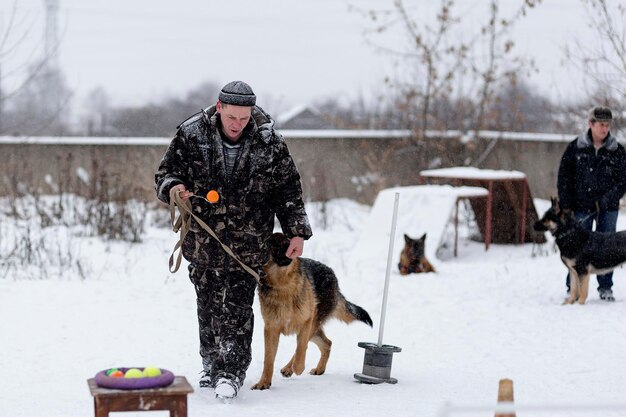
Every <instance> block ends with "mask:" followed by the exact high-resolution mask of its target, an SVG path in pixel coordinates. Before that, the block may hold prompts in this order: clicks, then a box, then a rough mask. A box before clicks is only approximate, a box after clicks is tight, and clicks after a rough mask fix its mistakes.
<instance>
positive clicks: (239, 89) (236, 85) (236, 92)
mask: <svg viewBox="0 0 626 417" xmlns="http://www.w3.org/2000/svg"><path fill="white" fill-rule="evenodd" d="M219 100H220V101H221V102H222V103H223V104H233V105H235V106H254V105H255V104H256V96H255V95H254V91H252V88H251V87H250V86H249V85H248V84H246V83H244V82H243V81H231V82H229V83H228V84H226V85H225V86H224V87H223V88H222V91H220V96H219Z"/></svg>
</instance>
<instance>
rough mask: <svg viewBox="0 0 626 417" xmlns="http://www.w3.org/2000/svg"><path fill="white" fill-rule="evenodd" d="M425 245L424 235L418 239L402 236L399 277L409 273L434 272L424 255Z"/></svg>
mask: <svg viewBox="0 0 626 417" xmlns="http://www.w3.org/2000/svg"><path fill="white" fill-rule="evenodd" d="M425 243H426V233H424V234H423V235H422V237H420V238H419V239H411V238H410V237H409V236H407V235H406V234H405V235H404V249H402V252H400V263H399V264H398V268H399V269H400V275H408V274H410V273H413V272H414V273H419V272H436V271H435V268H434V267H433V266H432V265H431V264H430V262H428V259H426V255H425V254H424V247H425Z"/></svg>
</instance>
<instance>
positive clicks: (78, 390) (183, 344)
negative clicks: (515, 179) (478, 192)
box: [0, 197, 626, 417]
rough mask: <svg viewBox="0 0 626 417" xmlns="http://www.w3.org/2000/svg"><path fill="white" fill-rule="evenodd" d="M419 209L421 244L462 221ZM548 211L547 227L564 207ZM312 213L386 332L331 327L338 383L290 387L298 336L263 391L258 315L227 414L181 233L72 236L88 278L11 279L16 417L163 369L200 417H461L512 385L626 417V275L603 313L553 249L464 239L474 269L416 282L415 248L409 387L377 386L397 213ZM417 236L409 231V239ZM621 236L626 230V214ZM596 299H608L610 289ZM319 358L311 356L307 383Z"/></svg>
mask: <svg viewBox="0 0 626 417" xmlns="http://www.w3.org/2000/svg"><path fill="white" fill-rule="evenodd" d="M403 202H404V203H405V204H404V205H403ZM406 203H407V201H406V200H405V201H403V200H402V197H401V207H402V210H406V209H408V208H411V209H412V210H414V216H413V218H414V219H415V222H417V223H416V224H417V226H416V225H413V227H414V229H416V230H415V231H416V232H419V230H417V229H419V225H420V224H421V223H419V222H425V223H423V224H428V222H430V219H431V217H430V216H434V215H435V214H436V213H444V214H445V213H449V210H450V206H449V203H446V205H445V207H437V206H436V205H431V206H428V207H424V206H422V207H419V206H411V205H410V204H406ZM536 204H537V207H538V210H539V211H540V212H541V213H542V212H543V210H545V209H546V208H547V204H548V203H547V202H546V201H537V202H536ZM309 211H310V216H311V220H312V223H313V227H314V237H313V238H312V239H311V240H310V241H308V242H307V243H306V245H305V256H306V257H310V258H315V259H317V260H320V261H322V262H325V263H327V264H328V265H330V266H331V267H332V268H333V269H334V270H335V272H336V273H337V275H338V277H339V283H340V287H341V290H342V292H343V294H344V295H345V296H346V298H347V299H348V300H350V301H352V302H354V303H356V304H359V305H361V306H362V307H364V308H365V309H366V310H368V311H369V313H370V314H371V316H372V318H373V320H374V328H373V329H372V328H369V327H367V326H365V325H363V324H361V323H354V324H352V325H350V326H346V325H344V324H343V323H339V322H332V323H330V324H329V325H328V326H327V329H326V330H327V331H326V333H327V335H328V336H329V338H330V339H331V340H332V341H333V350H332V353H331V356H330V361H329V363H328V367H327V372H326V374H325V375H322V376H311V375H308V374H306V372H305V374H303V375H301V376H296V377H292V378H289V379H287V378H283V377H282V376H280V374H279V372H278V367H280V366H282V365H284V363H285V362H287V361H288V359H289V358H290V357H291V355H292V352H293V348H294V345H295V338H294V337H290V338H284V337H283V338H282V339H281V344H280V346H279V351H278V357H277V361H276V362H277V366H276V367H277V369H276V370H275V377H274V381H273V385H272V388H271V389H270V390H268V391H252V390H250V386H251V385H252V384H254V383H255V382H256V381H257V380H258V378H259V376H260V374H261V370H262V364H263V332H262V329H263V321H262V318H261V315H260V313H259V309H258V305H255V311H256V323H255V333H254V343H253V360H252V364H251V366H250V369H249V372H248V378H247V379H246V382H245V385H244V387H243V388H242V390H241V392H240V394H239V398H238V399H237V400H236V401H235V402H234V403H233V404H230V405H225V404H221V403H219V402H217V401H216V400H215V399H214V398H213V394H212V392H211V391H210V390H202V389H200V388H199V387H198V385H197V381H198V376H199V375H198V372H199V371H200V369H201V366H200V360H199V355H198V353H197V351H198V337H197V319H196V313H195V294H194V290H193V288H192V286H191V284H190V283H189V280H188V277H187V273H186V269H185V267H181V270H180V271H179V272H178V273H176V274H170V273H169V272H168V269H167V259H168V257H169V255H170V251H171V249H172V248H173V246H174V243H175V236H174V235H173V233H171V231H170V230H168V229H167V228H164V227H155V226H152V225H150V224H149V225H148V227H147V229H146V233H145V235H144V238H143V242H142V243H141V244H129V243H121V242H103V241H101V240H99V239H94V238H85V237H82V238H81V237H77V236H74V235H72V234H71V233H69V232H68V231H63V230H57V235H58V236H61V237H60V238H59V241H58V244H59V245H63V244H66V243H64V242H67V241H70V244H71V245H74V247H75V248H76V249H75V251H76V256H77V257H80V258H81V259H84V260H85V265H84V270H83V271H82V274H84V275H85V278H82V277H81V276H80V274H79V273H78V272H76V271H75V268H67V271H68V272H67V273H60V274H56V275H54V276H52V277H50V278H48V279H25V278H24V277H23V274H22V273H21V272H20V271H19V270H17V271H12V272H11V274H10V276H8V277H6V278H5V279H0V365H1V369H2V377H1V378H0V416H1V417H38V416H45V417H74V416H76V417H78V416H81V417H83V416H89V415H93V400H92V397H91V396H90V394H89V390H88V388H87V382H86V381H87V379H88V378H91V377H93V376H94V375H95V374H96V373H97V372H98V371H100V370H102V369H106V368H110V367H118V366H147V365H156V366H159V367H161V368H166V369H169V370H171V371H173V372H174V373H175V374H178V375H184V376H186V377H187V379H188V380H189V382H190V383H191V384H192V385H193V387H194V389H195V392H194V393H193V394H191V395H190V396H189V415H190V416H192V417H199V416H246V417H255V416H259V417H260V416H262V417H269V416H299V417H308V416H311V417H313V416H315V417H321V416H339V415H341V416H342V417H362V416H420V417H429V416H445V415H448V414H444V413H442V408H443V407H444V405H445V404H453V405H463V404H468V405H493V404H495V401H496V398H497V388H498V381H499V380H500V379H501V378H511V379H513V381H514V389H515V402H516V404H517V405H519V406H520V407H523V406H524V405H528V406H531V405H552V406H553V405H566V406H572V405H580V406H585V405H590V404H595V405H602V406H608V409H598V410H595V411H586V412H573V411H571V410H569V411H558V410H557V411H554V410H552V411H550V412H539V411H528V412H524V413H522V412H518V416H520V417H521V416H527V417H536V416H544V415H545V416H548V415H549V416H566V415H567V416H570V415H572V416H626V407H622V408H621V409H620V408H619V407H618V406H619V405H620V404H625V403H626V399H625V397H624V391H625V389H626V361H624V359H623V358H622V355H623V354H625V353H626V332H625V331H624V323H625V320H626V285H625V279H626V277H625V276H624V275H626V274H625V273H624V270H623V269H618V270H617V271H616V273H615V282H616V284H615V286H614V292H615V296H616V298H617V301H616V302H615V303H606V302H601V301H599V299H598V297H597V292H596V291H592V292H591V295H590V298H589V301H588V303H587V304H586V305H584V306H579V305H574V306H562V305H561V301H562V299H563V298H564V296H565V285H564V280H565V268H564V267H563V265H562V264H561V262H560V260H559V257H558V254H557V252H556V251H555V249H554V246H553V244H552V241H551V240H550V242H549V243H548V244H546V245H542V246H539V247H535V246H534V245H532V244H526V245H492V246H491V247H490V249H489V250H488V251H485V249H484V246H483V244H481V243H478V242H474V241H471V240H469V239H465V238H463V239H461V241H460V242H459V253H458V257H456V258H454V257H448V258H446V259H433V260H432V261H433V263H435V264H436V267H437V273H430V274H421V275H410V276H408V277H404V276H400V275H399V273H398V272H397V261H398V257H399V252H400V250H401V247H398V246H396V248H395V250H394V259H393V267H392V273H391V277H390V279H391V281H390V286H389V305H388V310H387V316H386V323H385V329H384V340H383V341H384V343H385V344H391V345H396V346H399V347H400V348H402V352H400V353H395V354H394V357H393V365H392V371H391V374H392V376H393V377H395V378H397V379H398V380H399V382H398V384H396V385H390V384H381V385H364V384H360V383H358V382H356V381H355V380H354V378H353V374H354V373H358V372H361V371H362V366H363V356H364V351H363V349H361V348H359V347H358V346H357V343H359V342H361V341H365V342H376V341H377V338H378V334H379V333H378V332H379V318H380V313H381V300H382V294H383V288H384V279H385V270H386V257H387V250H388V240H385V239H382V238H372V239H371V241H369V240H368V238H367V236H368V230H363V229H364V228H365V225H367V224H372V222H374V224H375V223H380V224H383V225H384V227H389V226H390V225H391V212H389V213H388V216H387V215H382V214H381V218H379V219H371V218H370V217H369V214H370V211H371V210H370V207H367V206H362V205H358V204H356V203H354V202H351V201H346V200H337V201H333V202H331V204H329V207H328V211H327V212H328V218H327V223H328V225H327V228H326V229H325V230H322V228H321V227H319V225H320V224H321V223H322V219H321V218H320V215H319V213H317V212H316V208H315V207H313V206H309ZM165 215H166V214H165V212H163V216H165ZM383 217H384V218H383ZM402 218H405V217H402ZM0 220H2V219H1V218H0ZM405 227H406V225H405V224H402V225H401V224H399V226H398V231H397V235H401V234H402V233H404V230H402V229H403V228H405ZM618 228H619V229H626V213H622V214H621V216H620V219H619V223H618ZM10 230H11V229H10V228H8V227H7V226H6V224H5V225H4V226H2V222H0V244H2V243H3V242H4V243H5V244H6V242H7V240H8V237H10V236H8V237H7V235H6V233H10ZM2 233H5V236H4V238H2ZM70 235H72V237H71V238H70V239H68V238H67V236H70ZM63 236H66V237H65V238H63ZM414 237H415V236H414ZM364 245H365V247H367V246H369V245H372V246H376V247H380V248H381V249H380V250H374V251H370V252H371V253H373V254H375V255H374V256H367V257H364V256H362V254H360V253H359V252H363V250H364V249H363V248H364ZM430 250H431V251H432V250H434V248H430ZM379 252H380V254H379V255H378V253H379ZM537 253H538V255H537ZM5 261H6V260H5ZM592 284H593V288H595V284H596V283H595V278H594V279H592ZM318 357H319V354H318V351H317V348H316V347H315V346H313V345H311V346H310V349H309V356H308V358H307V370H308V369H310V368H312V367H313V366H314V365H315V364H316V363H317V359H318ZM113 415H117V414H113ZM121 415H128V416H134V415H137V416H150V415H154V416H159V415H160V416H166V415H168V412H166V411H162V412H151V413H128V414H121ZM450 415H453V416H468V415H472V416H483V415H484V416H493V412H484V413H482V414H481V413H478V412H474V413H455V414H450Z"/></svg>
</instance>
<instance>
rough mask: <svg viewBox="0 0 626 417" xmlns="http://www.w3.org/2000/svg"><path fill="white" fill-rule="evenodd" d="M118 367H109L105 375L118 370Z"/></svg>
mask: <svg viewBox="0 0 626 417" xmlns="http://www.w3.org/2000/svg"><path fill="white" fill-rule="evenodd" d="M118 370H119V369H117V368H111V369H109V370H108V371H107V375H111V374H112V373H113V372H115V371H118Z"/></svg>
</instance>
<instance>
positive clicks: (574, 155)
mask: <svg viewBox="0 0 626 417" xmlns="http://www.w3.org/2000/svg"><path fill="white" fill-rule="evenodd" d="M590 134H591V132H590V131H587V132H585V133H583V134H582V135H580V136H579V137H577V138H576V139H574V140H573V141H572V142H571V143H570V144H569V145H568V146H567V148H566V149H565V153H564V154H563V157H562V158H561V165H560V167H559V174H558V179H557V188H558V192H559V203H560V206H561V208H563V209H571V210H574V211H575V212H588V213H590V212H594V211H596V206H597V207H599V208H600V210H601V211H615V210H618V209H619V200H620V198H621V197H622V196H623V195H624V193H625V192H626V151H624V147H623V146H622V145H621V144H619V143H618V142H617V139H615V137H614V136H611V134H610V133H609V135H608V136H607V138H606V139H605V140H604V143H603V144H602V147H600V148H599V149H598V150H597V151H596V149H595V147H594V146H593V142H592V140H591V137H590Z"/></svg>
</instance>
